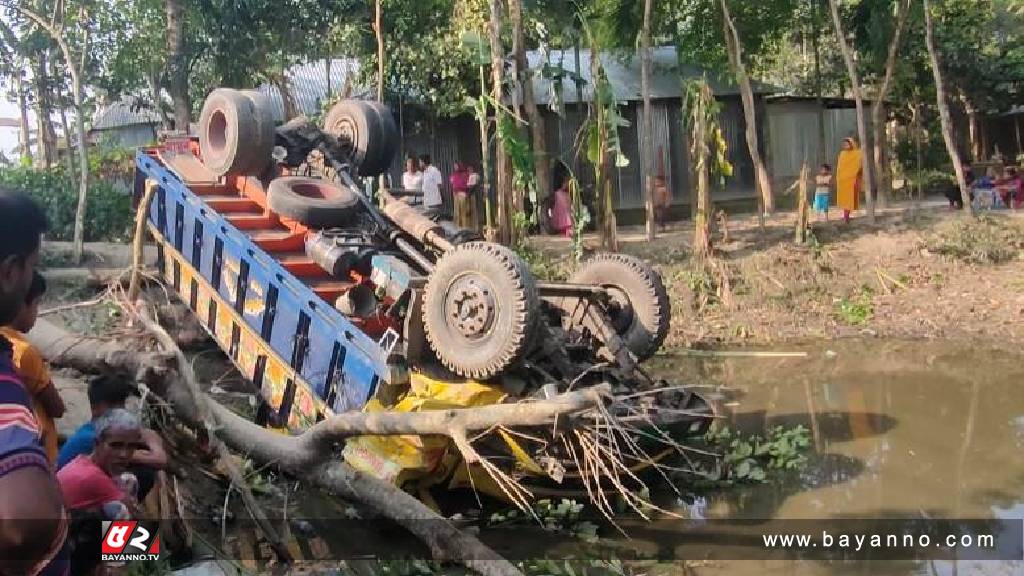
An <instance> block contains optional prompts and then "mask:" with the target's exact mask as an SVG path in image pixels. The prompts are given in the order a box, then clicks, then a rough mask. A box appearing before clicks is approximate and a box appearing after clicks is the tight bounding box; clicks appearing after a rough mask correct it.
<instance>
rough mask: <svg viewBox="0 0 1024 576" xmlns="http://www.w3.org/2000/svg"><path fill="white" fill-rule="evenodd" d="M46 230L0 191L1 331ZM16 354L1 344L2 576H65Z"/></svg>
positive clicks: (56, 516) (54, 497) (50, 486)
mask: <svg viewBox="0 0 1024 576" xmlns="http://www.w3.org/2000/svg"><path fill="white" fill-rule="evenodd" d="M45 229H46V217H45V215H44V214H43V212H42V211H41V210H40V209H39V207H38V206H37V205H36V204H35V203H34V202H32V201H31V200H29V199H28V198H27V197H25V196H23V195H20V194H16V193H12V192H8V191H6V190H3V189H0V325H6V324H8V323H9V322H11V321H12V320H13V319H14V318H15V316H16V315H17V314H18V312H19V310H20V309H21V306H23V305H24V301H25V295H26V293H27V292H28V289H29V286H30V284H31V282H32V276H33V274H34V273H35V267H36V263H37V262H38V261H39V246H40V240H41V236H42V233H43V232H44V231H45ZM11 353H12V351H11V345H10V343H9V342H8V341H7V340H5V339H4V338H2V337H0V574H2V575H4V576H8V575H15V574H18V575H21V574H29V575H35V574H39V573H40V572H43V571H44V570H45V573H46V574H61V573H63V572H66V571H67V569H66V562H64V561H63V556H59V555H58V553H59V552H60V551H61V548H62V546H63V545H64V537H65V535H66V532H67V521H66V519H65V515H64V504H63V501H62V499H61V494H60V488H59V487H58V485H57V483H56V481H55V480H54V476H53V472H52V471H51V469H50V465H49V463H48V462H47V460H46V453H45V452H44V450H43V447H42V444H41V443H40V438H39V425H38V424H37V422H36V419H35V415H34V414H33V412H32V401H31V398H30V396H29V394H28V391H27V390H26V389H25V386H24V385H23V384H22V382H21V381H20V380H19V379H18V376H17V373H16V372H15V371H14V366H13V363H12V361H11ZM55 557H58V558H59V559H58V560H57V561H54V562H52V563H51V561H53V560H54V558H55Z"/></svg>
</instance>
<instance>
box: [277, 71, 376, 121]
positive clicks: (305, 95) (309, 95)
mask: <svg viewBox="0 0 1024 576" xmlns="http://www.w3.org/2000/svg"><path fill="white" fill-rule="evenodd" d="M358 72H359V62H358V61H356V60H354V59H351V58H336V59H333V60H331V91H332V92H333V93H337V92H340V91H341V90H343V89H344V88H345V83H346V80H347V79H348V78H352V82H353V86H351V90H352V94H351V96H352V97H354V98H356V97H360V96H365V95H367V94H366V92H367V90H366V88H365V87H360V86H356V85H354V82H355V78H356V76H357V74H358ZM288 79H289V84H290V88H291V92H292V96H294V97H295V105H296V107H297V108H298V110H299V113H300V114H304V115H306V116H312V115H314V114H318V113H320V111H321V108H322V106H321V103H322V102H323V100H324V98H326V97H327V65H326V63H325V61H324V60H317V61H315V62H309V63H305V64H299V65H297V66H293V67H291V68H290V69H289V70H288ZM257 90H259V91H260V92H262V93H263V94H266V95H267V98H268V99H269V100H270V105H271V108H272V109H273V111H274V118H275V119H276V120H277V121H278V122H283V121H284V101H283V100H282V99H281V93H280V92H279V91H278V89H277V87H276V86H272V85H270V84H262V85H261V86H259V87H258V88H257Z"/></svg>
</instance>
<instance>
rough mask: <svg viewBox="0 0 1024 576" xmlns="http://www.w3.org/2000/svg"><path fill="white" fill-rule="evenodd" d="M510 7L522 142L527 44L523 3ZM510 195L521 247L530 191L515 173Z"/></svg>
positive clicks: (514, 105) (515, 107) (514, 99)
mask: <svg viewBox="0 0 1024 576" xmlns="http://www.w3.org/2000/svg"><path fill="white" fill-rule="evenodd" d="M507 3H508V20H509V26H510V27H511V28H512V82H511V84H512V88H511V90H510V92H511V94H510V98H509V108H511V109H512V111H513V112H514V113H515V131H516V137H517V138H519V137H521V136H522V132H523V131H524V129H526V127H525V126H524V125H523V124H524V120H523V116H525V115H526V105H525V104H524V102H525V100H526V96H525V86H524V83H523V77H524V73H525V71H526V70H527V63H526V42H525V38H524V36H523V8H522V5H521V3H520V0H507ZM520 53H521V54H520ZM520 55H522V59H520ZM531 96H532V87H531ZM518 99H521V100H522V101H518ZM520 108H521V109H520ZM531 154H532V152H531ZM512 164H513V163H512V161H511V158H510V159H509V166H510V168H514V166H513V165H512ZM534 177H536V170H534ZM523 178H524V179H525V178H526V175H525V174H524V175H523ZM534 186H536V182H534ZM511 192H512V197H511V198H510V204H509V205H510V206H511V207H512V216H511V219H512V230H511V236H512V238H511V245H512V246H518V245H519V243H520V240H521V238H522V236H524V235H525V234H526V225H525V222H524V221H523V220H521V218H523V219H525V218H528V217H529V215H528V214H526V194H527V192H528V190H526V189H522V186H521V185H520V184H517V183H516V178H515V174H514V173H513V177H512V189H511Z"/></svg>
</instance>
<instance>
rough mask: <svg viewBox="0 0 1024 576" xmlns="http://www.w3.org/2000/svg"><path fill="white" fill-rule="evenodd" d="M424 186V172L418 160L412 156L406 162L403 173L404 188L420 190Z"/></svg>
mask: <svg viewBox="0 0 1024 576" xmlns="http://www.w3.org/2000/svg"><path fill="white" fill-rule="evenodd" d="M422 184H423V172H420V167H419V164H418V163H417V161H416V158H415V157H413V156H410V157H409V158H408V159H407V160H406V161H405V172H403V173H402V188H404V189H406V190H419V189H420V186H421V185H422Z"/></svg>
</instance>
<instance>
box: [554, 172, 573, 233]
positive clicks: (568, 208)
mask: <svg viewBox="0 0 1024 576" xmlns="http://www.w3.org/2000/svg"><path fill="white" fill-rule="evenodd" d="M551 228H552V229H553V230H554V231H555V232H557V233H558V234H561V235H563V236H567V237H568V236H572V201H571V200H570V199H569V179H568V178H566V179H565V180H563V181H562V185H561V187H559V188H558V190H555V195H554V198H553V199H552V202H551Z"/></svg>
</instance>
